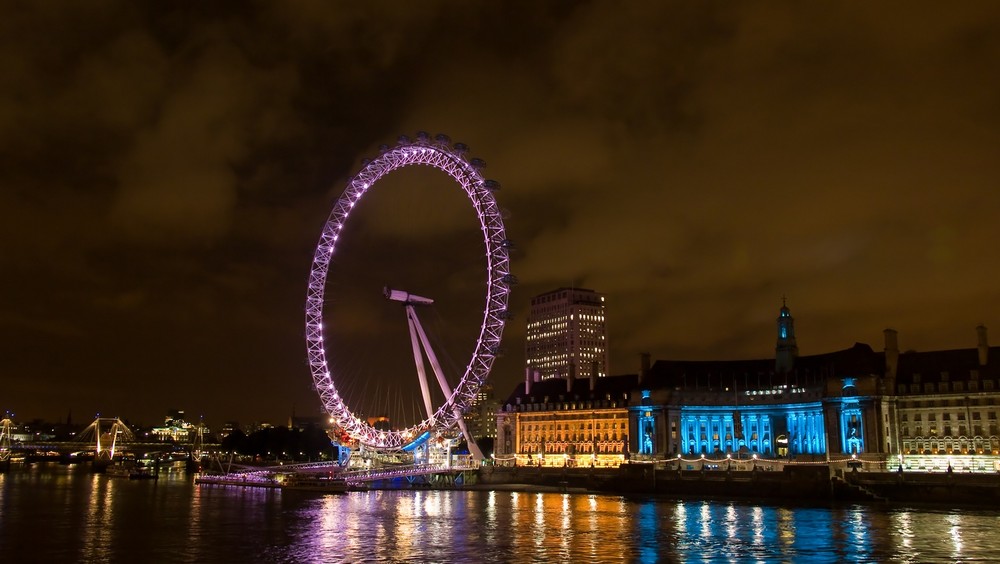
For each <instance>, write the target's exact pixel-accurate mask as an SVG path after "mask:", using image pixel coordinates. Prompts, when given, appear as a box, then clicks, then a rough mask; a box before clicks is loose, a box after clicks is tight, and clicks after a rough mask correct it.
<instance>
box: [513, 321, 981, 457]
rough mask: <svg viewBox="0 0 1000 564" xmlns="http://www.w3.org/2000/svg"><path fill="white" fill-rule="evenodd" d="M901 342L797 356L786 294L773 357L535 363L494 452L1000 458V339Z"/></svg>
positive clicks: (889, 337)
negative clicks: (549, 373)
mask: <svg viewBox="0 0 1000 564" xmlns="http://www.w3.org/2000/svg"><path fill="white" fill-rule="evenodd" d="M977 336H978V346H977V347H976V348H975V349H960V350H948V351H929V352H921V353H918V352H905V353H900V352H899V350H898V345H897V334H896V332H895V331H894V330H891V329H887V330H886V331H885V348H884V350H883V351H880V352H879V351H875V350H873V349H872V348H871V347H870V346H869V345H866V344H862V343H856V344H855V345H854V346H852V347H850V348H848V349H844V350H840V351H835V352H831V353H825V354H819V355H810V356H799V354H798V347H797V344H796V341H795V329H794V319H793V318H792V316H791V312H790V310H789V309H788V307H787V305H784V304H783V305H782V308H781V310H780V312H779V315H778V319H777V342H776V346H775V356H774V358H772V359H755V360H742V361H671V360H660V361H657V362H656V363H654V364H652V365H650V363H649V357H648V355H644V357H643V361H642V363H641V367H640V371H639V373H638V374H633V375H625V376H613V377H607V378H601V379H597V378H596V377H593V376H591V377H590V378H572V377H564V378H562V379H553V380H542V379H541V378H540V377H538V374H537V373H534V374H532V373H528V374H527V375H526V378H525V383H524V384H523V385H518V387H517V388H516V389H515V390H514V392H513V393H512V394H511V395H510V397H509V398H508V399H507V400H506V401H505V402H504V403H503V405H502V406H501V408H500V410H499V411H498V415H497V430H498V440H497V445H496V448H497V458H498V459H500V460H505V461H508V462H512V463H516V464H530V465H538V464H542V465H546V466H549V465H567V466H574V465H575V466H581V465H582V466H588V465H605V466H607V465H616V464H620V463H622V462H624V461H626V460H634V461H639V460H646V461H656V460H671V459H677V458H685V459H691V458H706V459H718V458H732V459H741V458H751V457H753V458H757V457H761V458H770V459H779V460H785V461H799V462H803V461H806V462H822V461H837V460H846V459H852V460H853V459H860V460H864V461H867V463H870V464H875V465H877V466H879V467H883V468H886V469H890V470H898V469H899V468H900V467H901V466H902V468H903V469H904V470H907V469H914V470H920V469H923V470H947V469H948V468H951V469H953V470H954V469H957V470H963V471H965V470H967V471H998V470H1000V420H998V417H997V416H998V413H1000V358H997V356H998V355H1000V350H998V348H990V347H989V344H988V342H987V335H986V329H985V328H984V327H979V328H977Z"/></svg>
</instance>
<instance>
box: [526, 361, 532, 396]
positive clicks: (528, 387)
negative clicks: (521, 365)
mask: <svg viewBox="0 0 1000 564" xmlns="http://www.w3.org/2000/svg"><path fill="white" fill-rule="evenodd" d="M530 393H531V367H530V366H529V367H528V368H525V369H524V395H525V396H527V395H528V394H530Z"/></svg>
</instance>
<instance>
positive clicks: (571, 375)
mask: <svg viewBox="0 0 1000 564" xmlns="http://www.w3.org/2000/svg"><path fill="white" fill-rule="evenodd" d="M573 380H576V364H573V363H572V362H571V363H570V364H569V372H567V373H566V393H567V394H570V393H573Z"/></svg>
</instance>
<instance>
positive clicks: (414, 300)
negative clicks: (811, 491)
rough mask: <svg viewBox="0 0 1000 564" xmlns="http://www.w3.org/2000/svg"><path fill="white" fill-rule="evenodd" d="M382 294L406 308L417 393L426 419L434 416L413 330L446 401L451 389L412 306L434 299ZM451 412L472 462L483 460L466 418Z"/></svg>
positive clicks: (449, 399) (395, 292)
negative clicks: (418, 381)
mask: <svg viewBox="0 0 1000 564" xmlns="http://www.w3.org/2000/svg"><path fill="white" fill-rule="evenodd" d="M383 294H384V295H385V297H386V298H387V299H389V300H390V301H396V302H402V303H403V304H405V306H406V308H405V309H406V321H407V323H408V324H409V326H410V341H411V342H412V344H413V360H414V362H415V363H416V365H417V377H418V378H419V379H420V392H421V393H422V394H423V396H424V405H425V407H426V409H427V417H428V418H430V417H433V414H434V411H433V405H432V404H431V398H430V391H429V390H428V385H427V373H426V370H425V368H424V360H423V358H422V357H421V355H420V351H419V347H418V346H417V342H416V340H415V338H414V337H415V336H414V330H415V331H416V337H419V339H420V344H421V345H423V350H424V354H425V355H427V360H428V361H430V363H431V369H432V370H433V371H434V376H435V377H436V378H437V382H438V386H439V387H440V388H441V391H442V392H443V393H444V397H445V398H446V399H445V402H448V403H450V402H452V390H451V386H450V385H448V379H447V378H445V376H444V370H442V369H441V363H440V362H438V359H437V355H436V354H434V349H433V348H431V343H430V340H429V339H428V338H427V333H426V332H424V327H423V325H421V324H420V318H419V317H417V311H416V309H415V308H414V307H413V306H414V305H430V304H433V303H434V300H432V299H430V298H424V297H422V296H416V295H413V294H410V293H408V292H403V291H400V290H391V289H389V288H384V289H383ZM452 411H453V413H454V414H455V422H456V423H457V424H458V427H459V429H461V431H462V435H463V436H464V437H465V441H466V443H468V445H469V452H470V453H472V457H473V459H475V461H476V462H477V463H478V462H481V461H482V460H483V458H484V457H483V453H482V451H481V450H480V449H479V445H477V444H476V441H475V440H474V439H473V438H472V435H471V434H470V433H469V429H468V427H467V425H466V424H465V417H463V414H462V411H461V410H460V409H459V408H458V407H457V406H454V405H453V407H452Z"/></svg>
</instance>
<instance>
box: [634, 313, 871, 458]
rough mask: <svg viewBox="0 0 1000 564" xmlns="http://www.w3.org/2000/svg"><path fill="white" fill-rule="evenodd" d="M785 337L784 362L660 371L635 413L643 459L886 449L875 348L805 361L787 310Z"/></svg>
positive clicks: (663, 364)
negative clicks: (880, 423) (879, 423)
mask: <svg viewBox="0 0 1000 564" xmlns="http://www.w3.org/2000/svg"><path fill="white" fill-rule="evenodd" d="M777 335H778V339H777V345H776V347H775V358H774V359H759V360H734V361H672V360H660V361H657V362H656V363H655V364H653V365H652V366H651V367H650V368H649V369H648V371H646V372H645V373H644V375H643V377H642V378H641V381H640V382H638V386H637V389H636V390H635V391H634V394H635V397H634V398H633V399H634V400H635V401H633V403H632V407H631V408H630V409H631V411H632V412H633V414H634V415H633V419H634V421H635V430H636V433H635V439H636V444H635V445H634V452H635V453H636V454H637V455H638V457H639V458H640V459H641V458H645V457H648V458H654V459H662V458H668V457H673V456H677V455H681V456H686V457H687V456H692V455H694V456H700V455H705V456H706V457H713V456H726V455H729V456H732V457H740V456H744V455H746V456H752V455H753V454H757V455H760V456H767V457H778V456H780V457H794V458H798V459H801V458H803V457H814V458H825V457H827V456H828V455H829V454H830V453H836V454H860V453H863V452H867V451H870V450H873V449H878V448H879V445H880V444H882V443H883V442H884V441H883V439H884V436H885V434H886V430H887V429H886V428H885V426H880V425H878V424H877V423H878V422H879V421H881V419H882V418H880V417H879V414H880V412H884V411H886V406H885V402H884V401H883V398H882V397H881V396H879V395H878V394H877V382H878V379H879V374H880V372H881V367H880V365H879V361H878V355H877V354H875V353H874V351H872V349H871V347H869V346H868V345H863V344H856V345H854V346H853V347H851V348H849V349H846V350H842V351H837V352H833V353H827V354H821V355H813V356H802V357H800V356H799V355H798V347H797V345H796V341H795V325H794V319H793V318H792V316H791V312H790V311H789V309H788V307H787V306H782V308H781V311H780V313H779V315H778V320H777Z"/></svg>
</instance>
